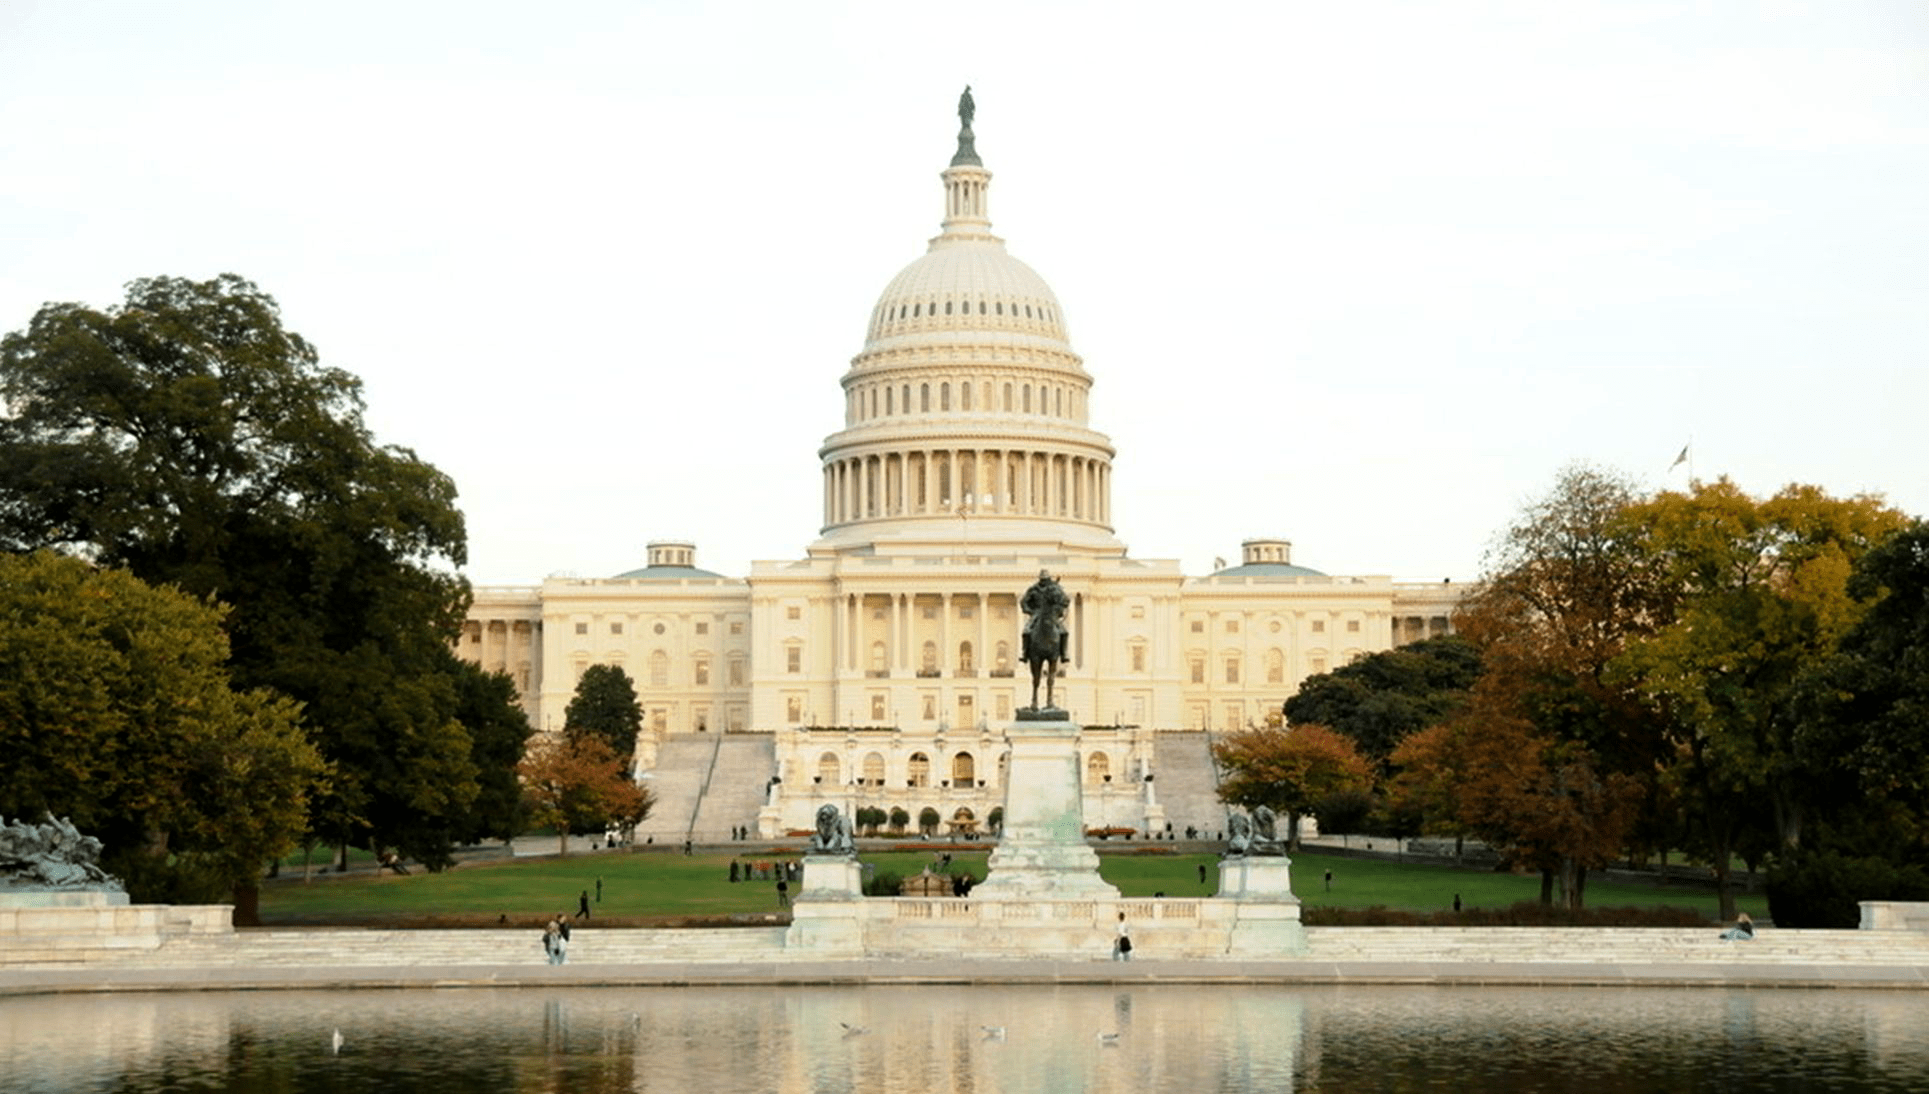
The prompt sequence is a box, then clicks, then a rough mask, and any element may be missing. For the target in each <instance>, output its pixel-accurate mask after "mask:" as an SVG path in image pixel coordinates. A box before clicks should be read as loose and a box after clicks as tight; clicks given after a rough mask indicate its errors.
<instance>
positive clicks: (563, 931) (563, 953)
mask: <svg viewBox="0 0 1929 1094" xmlns="http://www.w3.org/2000/svg"><path fill="white" fill-rule="evenodd" d="M556 935H557V940H556V964H558V965H561V964H564V963H565V962H567V961H568V960H569V917H568V916H566V915H564V914H563V913H561V912H557V913H556Z"/></svg>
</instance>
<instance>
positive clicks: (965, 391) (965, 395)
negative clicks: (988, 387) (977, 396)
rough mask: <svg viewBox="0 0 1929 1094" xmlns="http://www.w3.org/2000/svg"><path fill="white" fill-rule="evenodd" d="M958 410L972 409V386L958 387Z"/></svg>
mask: <svg viewBox="0 0 1929 1094" xmlns="http://www.w3.org/2000/svg"><path fill="white" fill-rule="evenodd" d="M958 409H959V410H970V409H971V385H970V384H959V385H958Z"/></svg>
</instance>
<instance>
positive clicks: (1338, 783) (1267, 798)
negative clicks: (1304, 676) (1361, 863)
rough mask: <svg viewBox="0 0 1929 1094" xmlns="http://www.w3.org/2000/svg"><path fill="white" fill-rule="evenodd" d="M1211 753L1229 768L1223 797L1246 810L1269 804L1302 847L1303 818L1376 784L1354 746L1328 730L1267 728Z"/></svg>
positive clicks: (1225, 741)
mask: <svg viewBox="0 0 1929 1094" xmlns="http://www.w3.org/2000/svg"><path fill="white" fill-rule="evenodd" d="M1212 755H1213V758H1214V759H1215V760H1217V761H1218V762H1219V766H1220V767H1221V768H1223V769H1224V770H1225V776H1224V777H1223V778H1222V779H1220V781H1219V799H1220V800H1221V801H1224V802H1229V803H1231V804H1233V805H1242V806H1245V807H1247V808H1248V809H1252V808H1257V807H1259V806H1262V805H1263V806H1266V807H1267V808H1269V809H1273V810H1275V811H1277V812H1279V813H1283V814H1285V815H1286V818H1287V840H1288V842H1289V843H1291V844H1292V845H1293V846H1294V847H1297V846H1298V844H1299V819H1300V818H1301V817H1303V816H1305V815H1307V814H1308V813H1311V812H1312V811H1313V809H1314V807H1315V806H1316V805H1318V804H1319V803H1320V802H1321V801H1324V800H1326V799H1328V798H1331V797H1333V796H1334V795H1336V794H1341V793H1344V792H1346V791H1364V790H1366V789H1368V788H1370V787H1371V786H1372V785H1373V773H1372V770H1371V768H1370V767H1369V766H1368V764H1367V762H1366V760H1365V758H1364V757H1362V756H1361V755H1360V752H1359V749H1357V748H1355V747H1354V745H1353V742H1352V741H1351V740H1349V739H1348V738H1346V737H1343V736H1341V735H1339V734H1337V733H1335V732H1333V731H1332V730H1330V729H1327V728H1326V727H1325V726H1294V727H1293V728H1291V729H1281V728H1275V727H1271V726H1263V727H1260V728H1257V729H1249V730H1245V731H1244V732H1240V733H1230V734H1227V735H1226V736H1224V737H1221V738H1220V739H1219V740H1218V741H1217V742H1215V743H1214V744H1213V746H1212Z"/></svg>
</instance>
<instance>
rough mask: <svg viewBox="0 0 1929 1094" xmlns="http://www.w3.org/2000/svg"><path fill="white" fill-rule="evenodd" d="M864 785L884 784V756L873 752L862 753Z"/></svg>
mask: <svg viewBox="0 0 1929 1094" xmlns="http://www.w3.org/2000/svg"><path fill="white" fill-rule="evenodd" d="M864 785H865V786H883V785H884V757H883V756H881V755H879V754H878V753H875V752H867V753H865V755H864Z"/></svg>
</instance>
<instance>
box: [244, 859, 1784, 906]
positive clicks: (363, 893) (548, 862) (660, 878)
mask: <svg viewBox="0 0 1929 1094" xmlns="http://www.w3.org/2000/svg"><path fill="white" fill-rule="evenodd" d="M734 857H736V858H738V860H739V861H744V860H750V859H763V860H771V859H775V858H777V857H779V856H776V855H772V854H764V855H761V856H759V855H743V856H734ZM790 857H795V855H792V856H790ZM985 857H986V852H985V851H983V850H971V851H956V852H953V854H952V864H951V871H952V872H954V873H970V874H972V875H973V876H975V877H979V878H983V877H984V873H985ZM732 858H733V856H731V855H724V854H697V855H681V854H677V853H675V852H674V851H670V850H664V851H650V852H617V851H607V852H600V853H589V854H575V855H570V856H568V857H566V858H555V857H540V858H521V859H513V860H511V859H502V860H486V861H481V862H474V863H468V864H465V865H462V866H460V867H458V868H456V869H454V870H449V871H446V872H444V873H440V874H429V873H421V872H418V873H414V874H411V875H408V876H406V877H403V876H397V875H374V874H368V873H358V874H349V875H345V876H336V875H323V874H320V873H319V872H318V873H317V874H316V876H315V878H314V880H313V881H310V882H303V881H302V880H301V879H300V877H299V874H297V875H296V876H295V877H293V878H289V877H287V876H286V875H285V874H284V877H283V878H282V879H279V880H274V881H269V882H267V883H266V884H264V885H263V886H262V889H261V915H262V919H263V921H264V922H267V923H270V924H272V923H275V922H277V921H284V922H285V921H290V920H299V919H305V918H311V917H343V918H347V917H359V916H366V917H386V916H418V915H453V914H461V915H488V916H497V915H507V916H510V917H511V918H513V919H527V918H529V917H532V916H547V915H553V914H555V913H556V912H559V911H560V912H570V913H574V912H575V911H576V905H577V897H578V894H580V893H583V892H585V891H587V892H588V893H589V894H590V899H591V908H592V915H601V916H611V917H614V916H691V915H695V916H721V915H741V914H752V913H763V912H772V911H776V910H777V893H776V883H775V882H774V881H755V882H748V881H739V882H737V883H735V884H733V883H731V881H730V862H731V860H732ZM860 858H861V859H862V860H863V861H864V862H865V863H867V864H870V865H871V866H873V867H874V868H875V869H876V870H877V871H879V872H890V873H895V874H898V875H900V876H909V875H911V874H915V873H917V872H918V871H919V870H920V869H922V868H923V867H924V866H926V865H931V864H934V862H935V860H936V858H937V853H936V852H933V851H928V850H922V849H920V850H916V851H908V850H907V851H890V850H885V851H871V850H866V851H865V852H864V853H862V854H861V855H860ZM1215 862H1216V858H1215V856H1212V855H1203V854H1144V853H1132V852H1125V853H1112V854H1101V856H1100V859H1099V872H1100V874H1101V875H1103V876H1104V878H1105V880H1107V881H1109V882H1111V883H1112V884H1114V885H1116V886H1118V888H1119V891H1120V892H1121V893H1122V894H1124V895H1126V896H1132V897H1150V896H1154V895H1156V894H1158V893H1164V894H1165V895H1167V896H1170V897H1198V896H1210V895H1211V891H1212V888H1213V886H1214V885H1215V884H1216V883H1217V880H1218V875H1217V870H1216V868H1215V865H1214V863H1215ZM1201 866H1204V867H1205V869H1206V878H1207V880H1206V883H1205V884H1203V885H1202V884H1201V883H1200V881H1199V867H1201ZM1328 870H1330V871H1332V875H1333V881H1332V887H1331V889H1330V890H1329V889H1328V888H1327V884H1326V872H1327V871H1328ZM599 880H600V881H601V882H602V899H601V900H600V901H598V900H597V899H596V893H597V882H598V881H599ZM792 888H793V890H794V889H795V886H793V887H792ZM1293 890H1294V892H1295V893H1297V894H1298V895H1299V898H1300V900H1301V901H1302V902H1303V904H1304V905H1305V906H1306V907H1308V908H1317V907H1352V908H1365V907H1371V906H1373V905H1385V906H1387V907H1389V908H1398V909H1404V910H1410V911H1422V912H1424V911H1434V910H1439V909H1445V908H1451V907H1452V906H1453V898H1454V894H1456V893H1458V894H1459V895H1460V898H1461V901H1462V903H1463V905H1464V906H1465V907H1469V908H1475V907H1506V906H1507V905H1510V904H1514V903H1517V902H1519V901H1524V900H1536V899H1538V898H1539V895H1540V879H1539V878H1538V877H1534V876H1515V875H1512V874H1497V873H1493V872H1492V871H1487V870H1456V869H1453V868H1451V867H1445V866H1423V865H1416V864H1411V863H1401V862H1394V861H1389V860H1384V859H1361V858H1347V857H1340V856H1332V855H1321V854H1314V853H1301V854H1298V855H1294V856H1293ZM1587 902H1588V905H1589V906H1590V907H1597V908H1603V907H1618V906H1622V905H1633V906H1636V907H1652V906H1654V905H1658V904H1667V905H1677V906H1684V907H1690V908H1693V909H1695V910H1697V911H1699V912H1701V913H1702V914H1704V915H1706V916H1707V917H1708V918H1710V919H1713V918H1714V916H1715V896H1714V894H1713V893H1712V892H1710V891H1708V890H1705V889H1694V888H1687V887H1671V888H1657V887H1652V886H1642V885H1616V884H1609V883H1607V882H1604V881H1600V880H1595V881H1591V882H1589V884H1588V890H1587ZM1738 903H1739V905H1740V907H1741V908H1742V909H1743V910H1744V911H1747V912H1748V913H1749V914H1751V915H1754V916H1756V917H1758V918H1759V917H1765V916H1766V914H1767V910H1768V909H1767V901H1766V899H1765V898H1764V897H1762V895H1761V894H1759V893H1744V894H1740V895H1739V897H1738Z"/></svg>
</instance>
